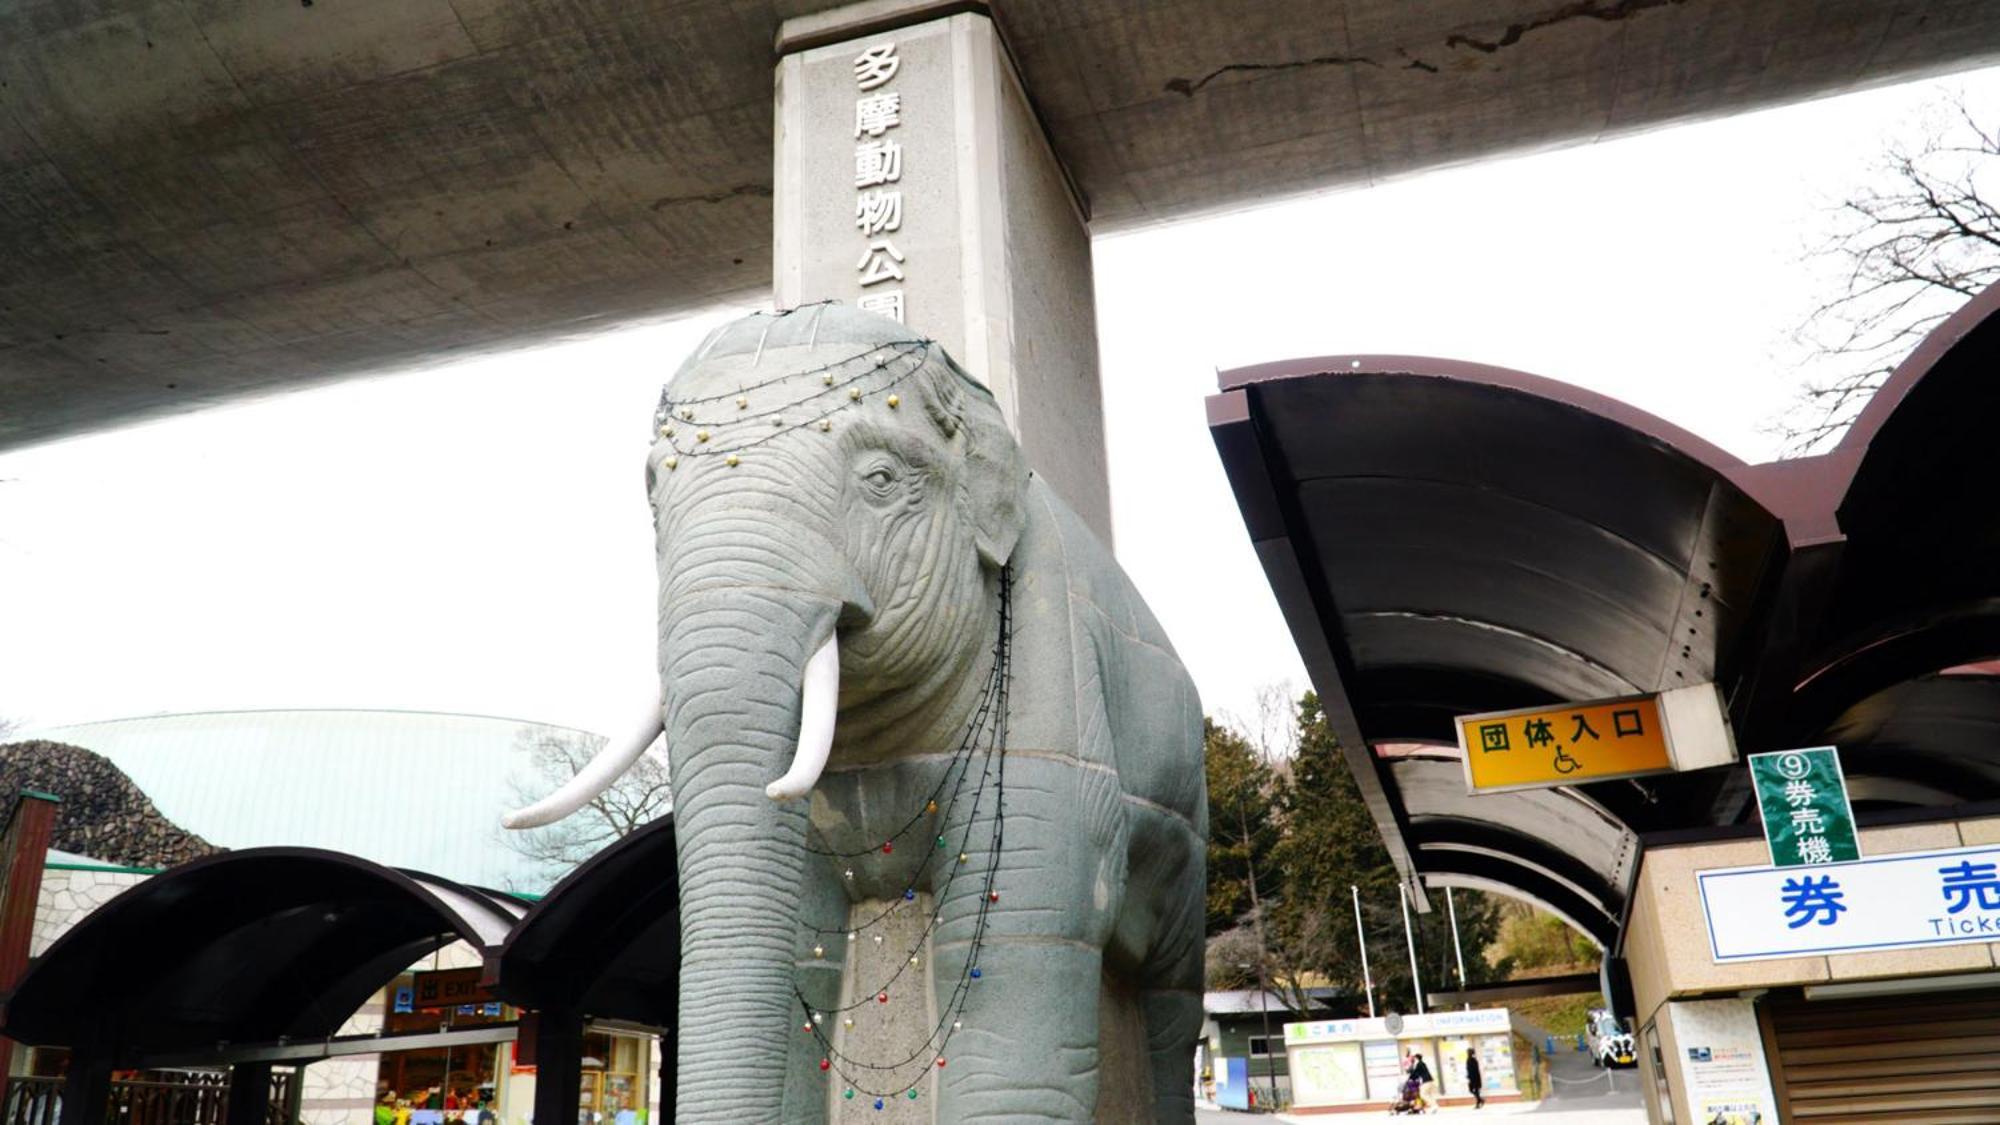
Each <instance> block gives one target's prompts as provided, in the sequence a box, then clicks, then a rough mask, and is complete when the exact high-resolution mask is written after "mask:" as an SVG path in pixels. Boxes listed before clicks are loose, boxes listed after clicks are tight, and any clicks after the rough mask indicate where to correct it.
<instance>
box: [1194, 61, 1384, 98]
mask: <svg viewBox="0 0 2000 1125" xmlns="http://www.w3.org/2000/svg"><path fill="white" fill-rule="evenodd" d="M1381 65H1382V64H1381V63H1378V62H1376V61H1375V60H1374V59H1371V58H1367V57H1365V56H1361V55H1320V56H1318V57H1316V58H1310V59H1300V60H1298V61H1297V62H1281V63H1230V64H1229V65H1227V66H1218V67H1216V68H1215V69H1214V70H1211V71H1209V72H1208V73H1207V74H1204V75H1202V76H1201V77H1200V78H1196V79H1192V80H1190V79H1186V78H1170V79H1168V80H1167V85H1166V90H1167V92H1168V93H1170V94H1179V95H1180V96H1182V97H1184V98H1191V97H1194V96H1195V94H1196V93H1198V92H1199V91H1200V90H1201V88H1202V87H1203V86H1206V85H1208V84H1209V83H1210V82H1213V81H1215V80H1216V79H1218V78H1220V77H1222V76H1223V75H1225V74H1230V73H1233V72H1235V71H1260V70H1306V69H1310V68H1313V67H1321V66H1372V67H1377V68H1380V67H1381Z"/></svg>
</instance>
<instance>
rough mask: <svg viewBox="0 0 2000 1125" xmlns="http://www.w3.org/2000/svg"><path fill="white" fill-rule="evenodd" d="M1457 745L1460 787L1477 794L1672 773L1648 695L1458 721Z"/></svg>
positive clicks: (1662, 727)
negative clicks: (1462, 768) (1462, 770)
mask: <svg viewBox="0 0 2000 1125" xmlns="http://www.w3.org/2000/svg"><path fill="white" fill-rule="evenodd" d="M1458 746H1459V750H1460V751H1461V752H1462V753H1463V754H1464V755H1465V775H1466V782H1467V784H1468V785H1469V786H1470V788H1471V789H1472V791H1473V792H1477V793H1493V792H1503V791H1506V790H1509V789H1533V788H1540V787H1543V786H1547V785H1571V784H1574V783H1576V782H1579V781H1602V780H1605V779H1606V778H1614V777H1635V776H1638V775H1640V774H1649V773H1664V772H1666V771H1669V770H1671V769H1673V768H1674V760H1673V755H1672V752H1671V748H1670V744H1669V742H1668V739H1667V730H1666V725H1665V724H1664V723H1663V722H1662V721H1661V718H1660V705H1659V700H1658V698H1657V697H1655V696H1651V695H1639V696H1632V697H1629V698H1624V699H1603V700H1596V701H1594V702H1588V703H1576V704H1570V705H1567V706H1563V707H1537V708H1531V709H1528V710H1523V711H1495V712H1490V713H1487V714H1483V715H1464V716H1461V717H1460V718H1459V720H1458Z"/></svg>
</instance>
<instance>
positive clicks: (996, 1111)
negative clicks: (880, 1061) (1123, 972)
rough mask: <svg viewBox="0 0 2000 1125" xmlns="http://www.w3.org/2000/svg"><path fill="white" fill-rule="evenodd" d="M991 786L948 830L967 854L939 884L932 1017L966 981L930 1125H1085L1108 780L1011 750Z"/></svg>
mask: <svg viewBox="0 0 2000 1125" xmlns="http://www.w3.org/2000/svg"><path fill="white" fill-rule="evenodd" d="M998 780H999V778H998V777H996V778H995V781H996V785H995V787H994V789H993V790H991V791H989V792H988V793H987V795H986V796H985V798H984V799H983V801H981V803H980V805H981V807H980V813H979V816H978V820H977V822H976V823H974V824H972V825H971V826H970V828H969V830H968V829H964V828H963V826H962V824H961V822H960V818H959V817H958V816H957V815H954V816H953V817H952V818H951V821H952V823H951V825H950V826H949V827H948V828H947V830H946V833H947V837H948V838H949V839H950V840H951V842H952V844H953V845H954V846H958V847H962V849H963V850H964V851H965V852H966V854H967V856H968V862H967V863H966V864H965V865H963V868H962V869H961V870H960V871H958V872H957V874H956V875H955V876H953V877H952V878H951V879H950V881H949V884H948V886H942V887H940V888H939V892H940V894H939V897H940V900H941V905H940V916H939V923H940V924H939V928H938V939H937V942H936V945H935V948H934V950H933V962H932V963H933V974H934V975H933V977H932V987H933V989H934V990H935V995H936V999H937V1004H938V1008H939V1011H940V1015H941V1016H942V1014H943V1013H944V1012H946V1011H947V1010H948V1008H949V1006H950V1005H951V1004H952V1003H953V1000H954V997H955V996H956V995H957V994H958V992H959V990H960V988H961V986H963V988H964V999H963V1014H962V1015H961V1016H960V1017H959V1018H960V1019H962V1021H963V1023H964V1027H963V1028H962V1029H961V1030H958V1031H956V1032H954V1033H953V1035H952V1038H951V1039H950V1041H949V1043H948V1045H947V1047H946V1050H945V1052H944V1054H945V1057H946V1058H945V1061H946V1065H945V1068H944V1069H943V1070H942V1071H941V1072H940V1075H939V1077H940V1082H939V1095H938V1096H939V1102H940V1104H939V1106H938V1117H937V1119H938V1120H939V1121H980V1122H982V1123H985V1122H999V1121H1019V1122H1030V1121H1034V1122H1048V1121H1074V1122H1087V1121H1090V1120H1092V1119H1093V1118H1094V1117H1095V1115H1096V1110H1097V1093H1098V1067H1099V1058H1098V996H1099V992H1100V990H1101V988H1102V985H1103V966H1104V952H1103V951H1104V945H1105V942H1106V940H1107V938H1108V936H1109V932H1110V928H1111V919H1112V918H1113V917H1115V916H1116V914H1117V912H1118V910H1119V908H1120V906H1121V904H1122V902H1123V896H1124V886H1125V843H1126V840H1125V821H1124V810H1123V802H1122V800H1121V798H1120V795H1119V792H1118V781H1117V778H1116V776H1115V775H1113V774H1112V773H1111V772H1110V771H1109V770H1106V769H1104V768H1102V767H1098V766H1093V765H1089V764H1086V763H1082V762H1079V761H1078V760H1077V759H1076V758H1075V757H1073V756H1070V755H1064V754H1054V753H1046V752H1039V751H1025V752H1024V751H1014V750H1010V751H1009V752H1008V753H1007V754H1006V755H1005V765H1004V788H1003V787H1001V786H999V785H998V784H997V782H998ZM1002 792H1004V795H1005V799H1004V819H1003V822H1002V825H1001V828H1002V833H1001V840H1002V845H1001V846H1000V847H999V848H998V849H997V859H996V849H995V848H994V846H993V841H994V815H993V814H994V811H995V809H996V808H1000V807H1003V806H1001V803H1000V801H999V800H998V798H999V797H1000V794H1001V793H1002ZM954 812H955V813H956V810H954ZM961 839H964V840H966V841H967V842H966V843H965V844H964V845H959V844H958V841H959V840H961ZM989 871H991V872H992V873H993V874H992V883H991V888H992V891H993V892H997V894H998V895H999V897H998V899H997V900H994V899H989V898H988V894H989V891H988V872H989ZM982 912H983V925H982ZM975 941H976V942H977V959H976V961H975V960H971V957H972V954H973V951H974V943H975ZM973 969H977V970H978V971H979V977H978V978H977V979H972V978H971V975H970V974H971V971H972V970H973Z"/></svg>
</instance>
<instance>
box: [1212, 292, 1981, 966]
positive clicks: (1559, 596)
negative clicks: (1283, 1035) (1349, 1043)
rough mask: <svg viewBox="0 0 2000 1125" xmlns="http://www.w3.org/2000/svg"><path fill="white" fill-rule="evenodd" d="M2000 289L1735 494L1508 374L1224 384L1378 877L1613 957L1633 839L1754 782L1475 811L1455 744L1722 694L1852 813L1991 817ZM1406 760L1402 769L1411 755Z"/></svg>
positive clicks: (1697, 784)
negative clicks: (1830, 429) (1541, 720)
mask: <svg viewBox="0 0 2000 1125" xmlns="http://www.w3.org/2000/svg"><path fill="white" fill-rule="evenodd" d="M1996 308H2000V290H1993V291H1988V292H1987V293H1984V294H1982V295H1981V296H1980V297H1979V298H1977V299H1975V300H1974V301H1973V302H1971V303H1970V304H1969V305H1968V306H1967V307H1966V308H1965V309H1964V310H1963V311H1961V312H1960V313H1959V314H1958V315H1957V316H1955V317H1954V318H1952V320H1950V321H1949V322H1948V323H1946V324H1945V325H1943V326H1942V327H1940V328H1939V329H1938V330H1937V331H1936V332H1934V333H1933V334H1932V335H1931V337H1930V338H1928V339H1927V340H1926V341H1925V342H1924V344H1923V345H1922V346H1920V347H1919V348H1918V349H1917V351H1916V352H1915V353H1914V354H1913V355H1912V356H1911V357H1910V359H1909V360H1908V361H1907V362H1906V363H1905V364H1903V365H1902V367H1900V368H1899V369H1898V370H1897V372H1896V373H1895V374H1894V375H1893V376H1892V377H1891V379H1890V380H1889V381H1888V383H1887V384H1886V385H1885V386H1884V388H1883V389H1882V390H1881V391H1880V392H1878V394H1877V395H1876V396H1875V399H1874V400H1873V402H1872V403H1871V404H1870V405H1869V407H1868V408H1867V410H1866V411H1865V412H1864V414H1863V415H1862V416H1861V418H1860V419H1859V420H1858V421H1857V423H1856V425H1855V426H1854V427H1853V428H1852V429H1851V431H1850V432H1849V433H1848V434H1847V435H1846V437H1845V438H1844V439H1843V441H1842V442H1841V443H1840V444H1839V446H1837V447H1836V448H1835V449H1834V450H1832V451H1831V452H1829V453H1827V454H1825V455H1823V456H1819V457H1812V458H1805V459H1801V460H1796V461H1786V462H1777V463H1772V464H1767V465H1746V464H1744V463H1742V462H1741V461H1740V460H1738V459H1737V458H1735V457H1733V456H1731V455H1729V454H1728V453H1725V452H1723V451H1722V450H1720V449H1717V448H1716V447H1714V446H1713V445H1710V444H1709V443H1707V442H1705V441H1703V440H1702V439H1700V438H1698V437H1696V436H1694V435H1693V434H1690V433H1688V432H1686V431H1684V430H1681V429H1679V428H1677V427H1675V426H1672V425H1670V424H1669V423H1666V422H1664V421H1662V420H1660V419H1658V418H1655V417H1653V416H1651V415H1648V414H1646V413H1644V412H1642V411H1639V410H1637V409H1635V408H1633V407H1631V406H1629V405H1627V404H1624V403H1621V402H1618V401H1615V400H1612V399H1608V398H1605V397H1603V396H1601V395H1596V394H1592V393H1590V392H1587V391H1582V390H1579V389H1577V388H1574V387H1571V386H1568V385H1565V384H1561V383H1556V382H1553V381H1550V380H1546V379H1541V378H1537V377H1535V376H1532V375H1526V374H1522V373H1520V372H1514V371H1506V370H1502V369H1498V368H1492V367H1482V366H1477V365H1473V364H1465V363H1457V362H1451V361H1445V360H1433V359H1420V358H1411V357H1398V356H1335V357H1325V358H1320V359H1307V360H1296V361H1290V362H1285V363H1276V364H1269V365H1265V366H1261V367H1252V368H1244V369H1240V370H1235V371H1230V372H1225V373H1224V374H1223V375H1222V379H1221V381H1222V386H1223V391H1222V393H1221V394H1218V395H1216V396H1214V397H1212V398H1211V399H1210V400H1209V421H1210V426H1211V429H1212V431H1213V434H1214V437H1215V441H1216V445H1217V448H1218V449H1219V451H1220V452H1221V455H1222V460H1223V463H1224V466H1225V468H1226V469H1227V471H1228V473H1229V476H1230V480H1231V484H1232V486H1233V487H1234V489H1235V491H1236V496H1237V500H1238V503H1239V505H1240V506H1241V508H1242V510H1243V514H1244V522H1245V524H1246V526H1247V527H1248V530H1249V532H1250V537H1251V539H1252V540H1253V542H1254V543H1255V545H1256V547H1257V550H1258V553H1259V556H1260V559H1261V560H1262V562H1263V564H1264V567H1265V571H1266V574H1267V576H1268V577H1269V579H1270V581H1271V583H1272V586H1273V588H1274V590H1275V591H1276V593H1277V595H1278V600H1279V603H1280V606H1281V607H1282V608H1283V610H1284V612H1285V615H1286V618H1287V620H1288V622H1289V623H1290V626H1291V628H1292V632H1293V636H1294V638H1295V639H1296V640H1297V642H1298V644H1299V648H1300V652H1301V654H1302V656H1303V657H1304V658H1305V662H1306V666H1307V668H1308V670H1309V672H1310V673H1311V675H1312V679H1313V682H1314V685H1315V687H1316V688H1317V689H1318V690H1319V692H1320V695H1321V697H1322V700H1323V702H1324V704H1325V705H1326V713H1327V715H1328V718H1329V720H1330V721H1331V722H1332V724H1333V726H1334V729H1335V730H1336V732H1337V733H1338V734H1339V735H1340V737H1341V741H1342V744H1343V747H1344V748H1345V751H1346V753H1347V754H1348V759H1349V763H1350V765H1351V766H1352V767H1353V768H1354V772H1355V774H1356V777H1357V780H1358V781H1359V782H1360V784H1361V787H1362V791H1363V793H1364V796H1365V797H1366V798H1367V799H1368V801H1369V803H1370V807H1371V810H1372V811H1373V812H1374V814H1375V817H1376V821H1377V824H1378V826H1379V827H1380V828H1381V831H1382V833H1383V836H1384V839H1385V841H1386V842H1387V843H1388V845H1389V849H1390V852H1391V854H1392V855H1393V856H1394V857H1395V858H1396V860H1397V862H1398V864H1399V865H1400V866H1401V867H1402V868H1403V870H1404V871H1405V873H1406V874H1408V875H1411V876H1417V877H1421V878H1422V879H1424V880H1426V881H1429V882H1434V883H1451V882H1464V883H1468V884H1471V885H1486V886H1503V887H1506V888H1508V889H1510V890H1512V891H1513V892H1514V893H1517V894H1521V895H1525V896H1527V897H1530V898H1533V899H1536V900H1538V901H1541V902H1543V903H1545V904H1548V905H1549V906H1550V907H1551V908H1552V909H1556V910H1557V911H1558V912H1560V913H1563V914H1564V915H1565V916H1567V917H1570V918H1571V919H1572V920H1573V921H1575V922H1577V923H1578V924H1579V925H1580V926H1581V927H1582V928H1584V929H1585V930H1586V931H1588V932H1590V933H1592V934H1594V935H1596V936H1597V937H1598V938H1599V939H1600V940H1603V941H1605V942H1606V944H1610V942H1611V940H1612V939H1614V938H1615V936H1616V933H1617V929H1618V925H1619V921H1620V919H1621V918H1622V915H1623V909H1624V905H1625V895H1626V891H1627V887H1628V885H1629V881H1630V879H1631V878H1632V876H1633V874H1634V873H1635V869H1636V860H1637V853H1638V850H1639V844H1640V836H1641V835H1642V834H1644V833H1647V832H1654V831H1665V830H1674V829H1686V828H1692V827H1710V826H1716V825H1731V824H1736V823H1739V822H1741V821H1743V820H1744V818H1745V817H1746V816H1747V815H1749V813H1750V809H1749V806H1748V799H1747V798H1748V795H1747V792H1746V789H1745V786H1744V785H1743V784H1742V779H1741V775H1742V770H1741V769H1728V768H1719V769H1711V770H1706V771H1697V772H1692V773H1686V774H1677V775H1672V776H1667V777H1660V778H1649V779H1646V780H1644V781H1643V782H1638V783H1635V782H1631V781H1614V782H1600V783H1594V784H1590V785H1585V786H1579V787H1572V788H1568V789H1557V790H1550V791H1543V792H1534V793H1506V794H1485V795H1481V796H1478V797H1470V796H1468V795H1467V794H1466V792H1465V786H1464V781H1463V776H1462V772H1461V767H1460V763H1459V761H1458V759H1457V751H1456V748H1455V745H1454V737H1453V732H1452V726H1451V718H1452V717H1453V716H1454V715H1460V714H1468V713H1472V712H1478V711H1488V710H1498V709H1505V708H1512V707H1526V706H1534V705H1539V704H1545V703H1550V702H1555V701H1561V700H1572V699H1587V698H1594V697H1605V696H1615V695H1621V694H1630V693H1634V692H1653V691H1661V690H1666V689H1670V688H1675V687H1681V686H1688V685H1693V684H1700V683H1706V682H1713V683H1715V684H1716V685H1718V686H1719V687H1720V689H1721V691H1722V694H1723V697H1724V699H1725V700H1727V703H1728V708H1729V715H1730V719H1731V721H1732V724H1733V726H1734V728H1735V731H1736V735H1737V740H1738V744H1739V747H1740V748H1741V749H1742V750H1743V751H1744V752H1754V751H1757V750H1765V749H1779V748H1783V747H1786V746H1794V745H1801V744H1809V743H1812V742H1817V741H1824V740H1828V739H1837V740H1839V741H1840V743H1841V744H1842V745H1843V746H1844V747H1845V748H1847V750H1848V751H1849V752H1848V753H1847V754H1846V755H1844V757H1845V759H1846V761H1847V770H1848V776H1849V778H1850V781H1851V782H1853V783H1854V784H1855V786H1856V796H1857V798H1858V799H1860V800H1862V802H1863V804H1864V806H1866V807H1881V808H1891V807H1896V806H1899V805H1909V804H1941V803H1942V804H1949V803H1958V802H1971V801H1980V800H1986V799H1991V798H1995V797H2000V770H1996V768H1995V765H1996V764H2000V757H1996V755H1994V754H1993V753H1992V752H1991V751H1988V750H1987V749H1986V748H1985V747H1986V746H1989V745H1992V742H1991V740H1990V739H1986V740H1985V741H1984V742H1982V739H1983V738H1984V736H1985V735H1986V734H1988V733H1990V731H1991V728H1992V727H1993V726H1995V725H2000V724H1996V722H1995V720H1996V719H2000V709H1996V707H1995V706H1994V705H1995V704H2000V696H1996V695H1995V694H1993V686H1992V683H1991V677H1986V676H1963V675H1959V676H1934V675H1932V674H1933V673H1937V672H1940V671H1943V670H1945V669H1947V668H1950V667H1952V666H1954V665H1959V664H1965V663H1968V662H1971V661H1977V660H1982V659H1987V658H1990V657H1993V656H1996V655H2000V518H1996V517H1995V516H1994V515H1993V514H1992V511H1993V509H1992V505H1991V502H1990V499H1987V498H1985V497H1984V496H1982V493H1984V492H1988V491H1990V489H1989V488H1988V487H1987V485H1986V480H1985V476H1986V474H1985V473H1984V472H1983V470H1984V469H1985V468H1986V465H1985V464H1984V460H1983V455H1984V453H1985V451H1986V445H1985V444H1984V443H1982V440H1981V438H1982V427H1983V426H1984V425H1986V424H1987V423H1988V420H1990V419H1991V418H1993V417H1995V416H1996V414H2000V411H1996V407H2000V381H1996V380H1994V379H1992V378H1991V377H1990V373H1991V372H1992V371H1993V370H1994V368H1995V366H1996V361H2000V317H1996V316H1994V315H1992V314H1993V313H1994V311H1995V309H1996ZM1411 744H1416V745H1414V746H1412V745H1411Z"/></svg>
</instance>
